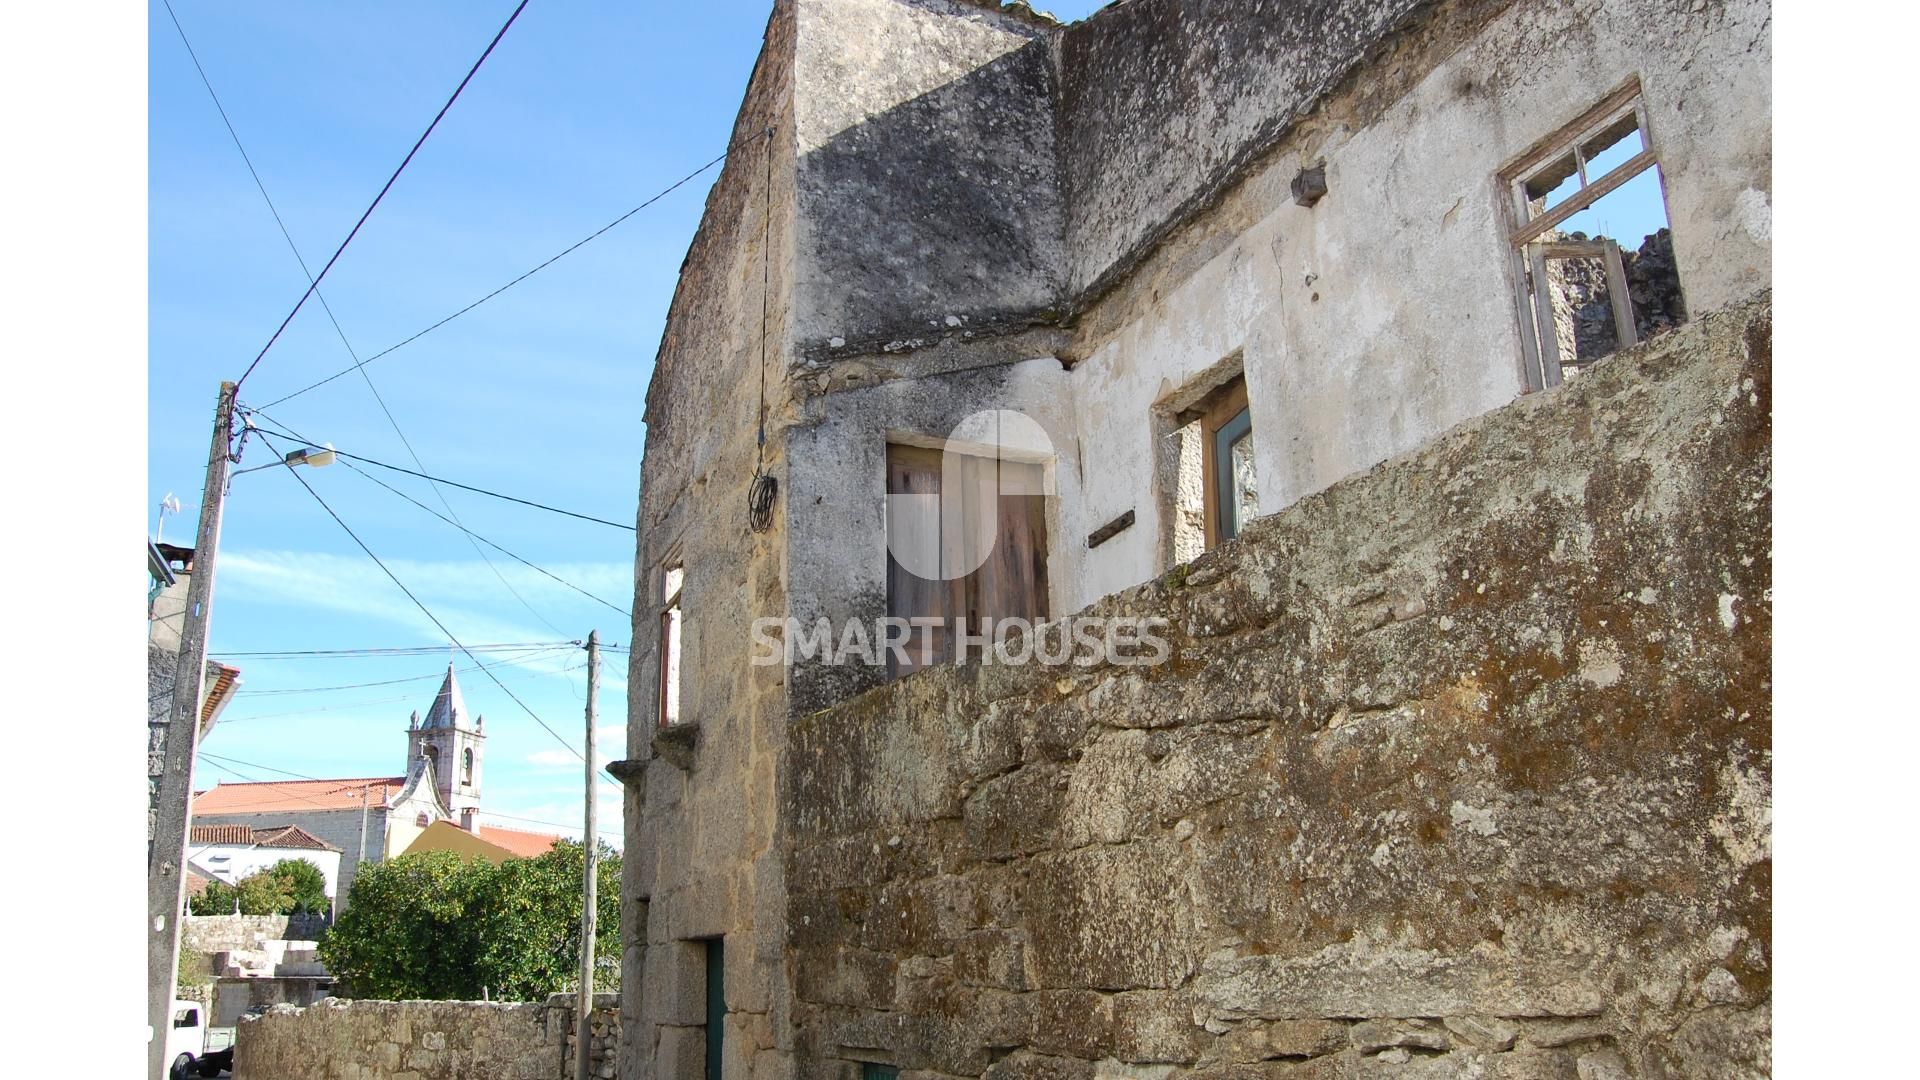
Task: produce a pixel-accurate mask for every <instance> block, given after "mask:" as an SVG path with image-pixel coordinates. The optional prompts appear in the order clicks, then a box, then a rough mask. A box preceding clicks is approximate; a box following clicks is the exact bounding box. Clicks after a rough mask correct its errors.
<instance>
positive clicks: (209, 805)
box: [193, 776, 407, 817]
mask: <svg viewBox="0 0 1920 1080" xmlns="http://www.w3.org/2000/svg"><path fill="white" fill-rule="evenodd" d="M406 785H407V778H406V777H404V776H374V777H353V778H349V779H343V780H269V781H259V782H256V783H250V784H225V783H222V784H215V785H214V786H213V787H211V788H208V789H207V790H206V791H204V792H201V793H200V794H199V795H198V796H196V797H195V798H194V800H193V813H194V815H195V816H196V817H200V816H212V815H215V814H279V813H287V812H300V811H313V810H358V809H360V803H361V798H362V793H363V792H364V793H365V797H366V799H367V801H368V803H369V804H370V805H372V806H385V805H386V804H387V801H388V800H389V799H391V798H393V797H394V796H396V795H398V794H400V791H401V789H402V788H404V787H406Z"/></svg>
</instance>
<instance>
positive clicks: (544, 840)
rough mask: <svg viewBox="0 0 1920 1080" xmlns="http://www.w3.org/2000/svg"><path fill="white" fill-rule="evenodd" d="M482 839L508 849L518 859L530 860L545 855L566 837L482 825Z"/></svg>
mask: <svg viewBox="0 0 1920 1080" xmlns="http://www.w3.org/2000/svg"><path fill="white" fill-rule="evenodd" d="M479 836H480V839H482V840H485V841H486V842H487V843H489V844H493V845H496V846H498V847H503V848H506V849H507V850H508V851H510V852H512V853H513V855H514V856H515V857H516V858H521V859H530V858H532V857H534V856H535V855H544V854H546V853H547V852H548V851H549V850H550V849H552V847H553V845H555V844H557V843H559V842H560V841H561V840H562V839H564V837H560V836H556V835H555V834H553V833H543V832H528V831H526V830H525V829H502V828H500V827H499V826H496V825H482V826H480V832H479Z"/></svg>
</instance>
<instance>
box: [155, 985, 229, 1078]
mask: <svg viewBox="0 0 1920 1080" xmlns="http://www.w3.org/2000/svg"><path fill="white" fill-rule="evenodd" d="M231 1068H233V1046H232V1044H231V1043H229V1044H228V1045H227V1046H226V1047H223V1048H221V1049H219V1050H214V1049H212V1048H211V1047H209V1046H208V1044H207V1017H206V1009H205V1007H204V1006H202V1005H201V1004H200V1003H199V1002H197V1001H175V1002H174V1003H173V1026H172V1027H170V1028H168V1029H167V1080H189V1078H190V1077H192V1076H194V1075H196V1074H197V1075H199V1076H219V1075H220V1073H221V1072H222V1071H224V1070H227V1069H231Z"/></svg>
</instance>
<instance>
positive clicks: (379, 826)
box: [193, 799, 417, 910]
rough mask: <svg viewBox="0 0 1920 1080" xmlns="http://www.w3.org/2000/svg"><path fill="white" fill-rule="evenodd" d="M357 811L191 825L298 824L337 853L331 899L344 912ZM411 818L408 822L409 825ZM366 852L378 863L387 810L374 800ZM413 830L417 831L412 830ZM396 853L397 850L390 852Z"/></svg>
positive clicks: (206, 817)
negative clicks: (335, 877) (335, 878)
mask: <svg viewBox="0 0 1920 1080" xmlns="http://www.w3.org/2000/svg"><path fill="white" fill-rule="evenodd" d="M360 820H361V819H360V808H359V807H355V808H353V809H351V810H319V809H314V810H302V811H299V812H297V813H289V812H276V813H271V814H195V815H194V816H193V823H194V824H195V825H251V826H253V827H254V828H256V829H264V828H268V827H271V826H276V825H298V826H300V827H301V828H302V829H305V830H306V831H308V832H310V833H312V834H313V835H314V836H316V837H318V838H319V839H320V840H322V841H324V842H325V843H328V844H331V845H333V846H334V847H337V848H339V849H340V850H341V852H342V854H341V855H340V865H339V870H338V871H337V881H336V888H335V892H334V896H335V898H336V899H337V901H338V904H337V905H336V906H337V907H338V909H339V910H345V908H346V902H347V894H348V893H349V892H351V891H352V889H353V878H354V875H355V874H356V873H358V872H359V866H360V862H361V851H360ZM411 820H412V819H411V818H409V819H408V821H409V822H411ZM366 825H367V833H366V835H367V851H366V859H367V861H370V862H379V861H380V860H381V859H382V858H384V857H385V854H384V853H385V851H386V841H385V833H386V829H387V811H386V809H385V808H384V807H382V806H381V805H380V803H379V800H378V799H375V800H374V802H373V804H372V805H371V806H370V807H369V808H368V809H367V812H366ZM416 831H417V830H416ZM393 850H394V853H395V854H397V853H398V852H399V850H400V849H398V848H395V849H393Z"/></svg>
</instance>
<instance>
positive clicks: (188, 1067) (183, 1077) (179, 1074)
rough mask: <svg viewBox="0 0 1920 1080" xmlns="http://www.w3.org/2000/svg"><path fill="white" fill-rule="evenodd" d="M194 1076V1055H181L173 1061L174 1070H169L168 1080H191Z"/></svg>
mask: <svg viewBox="0 0 1920 1080" xmlns="http://www.w3.org/2000/svg"><path fill="white" fill-rule="evenodd" d="M191 1076H193V1055H192V1054H181V1055H180V1056H179V1057H177V1058H174V1059H173V1068H171V1069H168V1070H167V1077H168V1080H189V1078H190V1077H191Z"/></svg>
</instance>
